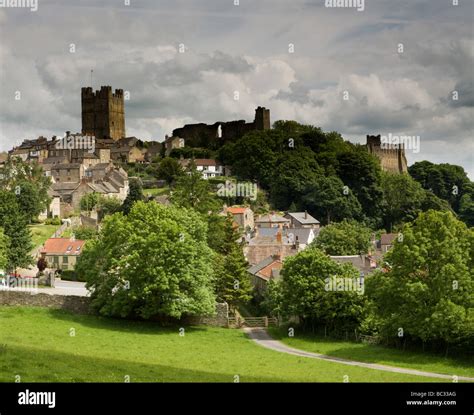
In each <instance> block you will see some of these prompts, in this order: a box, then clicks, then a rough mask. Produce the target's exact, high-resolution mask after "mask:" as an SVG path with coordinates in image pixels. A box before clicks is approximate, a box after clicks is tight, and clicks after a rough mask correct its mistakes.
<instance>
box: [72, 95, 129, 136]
mask: <svg viewBox="0 0 474 415" xmlns="http://www.w3.org/2000/svg"><path fill="white" fill-rule="evenodd" d="M81 103H82V134H87V135H92V136H94V137H96V138H98V139H101V138H112V139H113V140H119V139H120V138H122V137H125V103H124V95H123V90H122V89H116V90H115V92H112V87H111V86H102V87H101V88H100V91H96V92H94V91H93V90H92V88H91V87H86V88H82V93H81Z"/></svg>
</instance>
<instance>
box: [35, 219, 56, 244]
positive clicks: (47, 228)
mask: <svg viewBox="0 0 474 415" xmlns="http://www.w3.org/2000/svg"><path fill="white" fill-rule="evenodd" d="M59 228H60V226H59V225H44V224H36V225H31V226H29V229H30V232H31V236H32V240H33V244H34V246H35V247H38V246H41V245H43V244H44V243H45V242H46V240H47V239H49V238H51V236H52V235H53V234H54V232H56V231H57V230H58V229H59Z"/></svg>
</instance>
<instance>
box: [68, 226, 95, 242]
mask: <svg viewBox="0 0 474 415" xmlns="http://www.w3.org/2000/svg"><path fill="white" fill-rule="evenodd" d="M73 232H74V236H75V237H76V239H79V240H83V241H87V240H89V239H94V238H95V237H96V235H97V231H96V230H95V229H94V228H89V227H87V226H80V227H78V228H76V229H74V231H73Z"/></svg>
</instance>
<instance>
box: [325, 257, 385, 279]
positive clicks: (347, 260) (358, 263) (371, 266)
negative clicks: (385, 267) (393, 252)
mask: <svg viewBox="0 0 474 415" xmlns="http://www.w3.org/2000/svg"><path fill="white" fill-rule="evenodd" d="M330 258H331V259H332V260H333V261H336V262H337V263H338V264H351V265H353V266H354V268H356V269H357V270H358V271H359V272H360V273H361V275H367V274H370V273H371V272H373V271H374V270H375V269H376V268H377V262H376V260H375V258H374V257H373V256H371V255H344V256H335V255H332V256H331V257H330Z"/></svg>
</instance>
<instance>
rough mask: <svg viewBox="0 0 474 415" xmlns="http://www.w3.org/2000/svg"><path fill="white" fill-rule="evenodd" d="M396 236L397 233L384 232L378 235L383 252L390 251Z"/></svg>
mask: <svg viewBox="0 0 474 415" xmlns="http://www.w3.org/2000/svg"><path fill="white" fill-rule="evenodd" d="M397 237H398V234H397V233H384V234H383V235H380V250H381V251H382V253H383V254H385V253H386V252H388V251H390V249H392V247H393V241H394V240H395V239H396V238H397Z"/></svg>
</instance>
